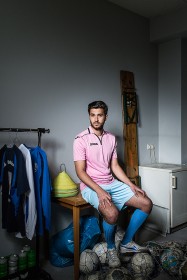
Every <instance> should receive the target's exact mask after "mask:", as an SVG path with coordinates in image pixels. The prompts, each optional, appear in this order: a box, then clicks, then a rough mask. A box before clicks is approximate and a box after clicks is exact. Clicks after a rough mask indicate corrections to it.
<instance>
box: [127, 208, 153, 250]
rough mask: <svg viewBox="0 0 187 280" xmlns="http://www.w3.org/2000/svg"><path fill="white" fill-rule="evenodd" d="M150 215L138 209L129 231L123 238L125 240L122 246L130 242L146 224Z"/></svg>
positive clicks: (132, 218)
mask: <svg viewBox="0 0 187 280" xmlns="http://www.w3.org/2000/svg"><path fill="white" fill-rule="evenodd" d="M148 215H149V214H147V213H145V212H143V211H142V210H140V209H136V210H135V211H134V213H133V215H132V217H131V220H130V223H129V225H128V227H127V230H126V232H125V235H124V237H123V240H122V242H121V244H122V245H125V244H127V243H128V242H130V241H131V240H132V239H133V237H134V235H135V233H136V232H137V230H138V229H139V228H140V226H141V225H142V224H143V223H144V222H145V220H146V219H147V217H148Z"/></svg>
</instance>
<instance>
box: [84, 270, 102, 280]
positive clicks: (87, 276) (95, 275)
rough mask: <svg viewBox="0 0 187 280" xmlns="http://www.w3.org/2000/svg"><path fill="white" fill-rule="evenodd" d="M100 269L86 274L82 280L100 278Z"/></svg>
mask: <svg viewBox="0 0 187 280" xmlns="http://www.w3.org/2000/svg"><path fill="white" fill-rule="evenodd" d="M102 279H103V277H102V274H101V271H95V272H94V273H93V274H88V275H86V276H85V277H84V280H102Z"/></svg>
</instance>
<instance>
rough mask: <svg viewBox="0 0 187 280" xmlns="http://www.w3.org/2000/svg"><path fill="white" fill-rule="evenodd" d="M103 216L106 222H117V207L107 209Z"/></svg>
mask: <svg viewBox="0 0 187 280" xmlns="http://www.w3.org/2000/svg"><path fill="white" fill-rule="evenodd" d="M103 216H104V219H105V220H106V222H107V223H109V224H111V225H113V224H116V223H117V220H118V216H119V211H118V210H117V208H113V209H111V211H107V213H105V214H104V215H103Z"/></svg>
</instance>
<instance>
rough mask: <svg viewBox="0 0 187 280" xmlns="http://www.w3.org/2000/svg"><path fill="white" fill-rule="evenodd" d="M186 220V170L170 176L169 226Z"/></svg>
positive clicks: (174, 225)
mask: <svg viewBox="0 0 187 280" xmlns="http://www.w3.org/2000/svg"><path fill="white" fill-rule="evenodd" d="M186 222H187V171H180V172H173V173H172V177H171V228H173V227H176V226H178V225H181V224H183V223H186Z"/></svg>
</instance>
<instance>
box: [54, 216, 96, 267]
mask: <svg viewBox="0 0 187 280" xmlns="http://www.w3.org/2000/svg"><path fill="white" fill-rule="evenodd" d="M100 236H101V231H100V228H99V221H98V219H97V218H96V217H94V216H82V217H81V218H80V253H82V252H83V251H84V250H85V249H92V248H93V247H94V245H95V244H96V243H97V242H98V240H99V237H100ZM57 256H59V258H62V261H59V258H57ZM73 256H74V235H73V223H71V224H70V225H69V226H68V227H67V228H65V229H64V230H62V231H59V232H58V233H56V234H55V235H54V236H52V238H51V244H50V260H51V263H52V264H53V265H55V263H57V264H58V265H57V266H59V265H60V264H61V265H60V266H61V267H63V266H68V265H71V264H72V263H71V258H72V259H73ZM63 258H65V259H63ZM55 259H56V261H55ZM57 260H58V261H57ZM64 263H65V265H64ZM69 263H71V264H69ZM66 264H67V265H66Z"/></svg>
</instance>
